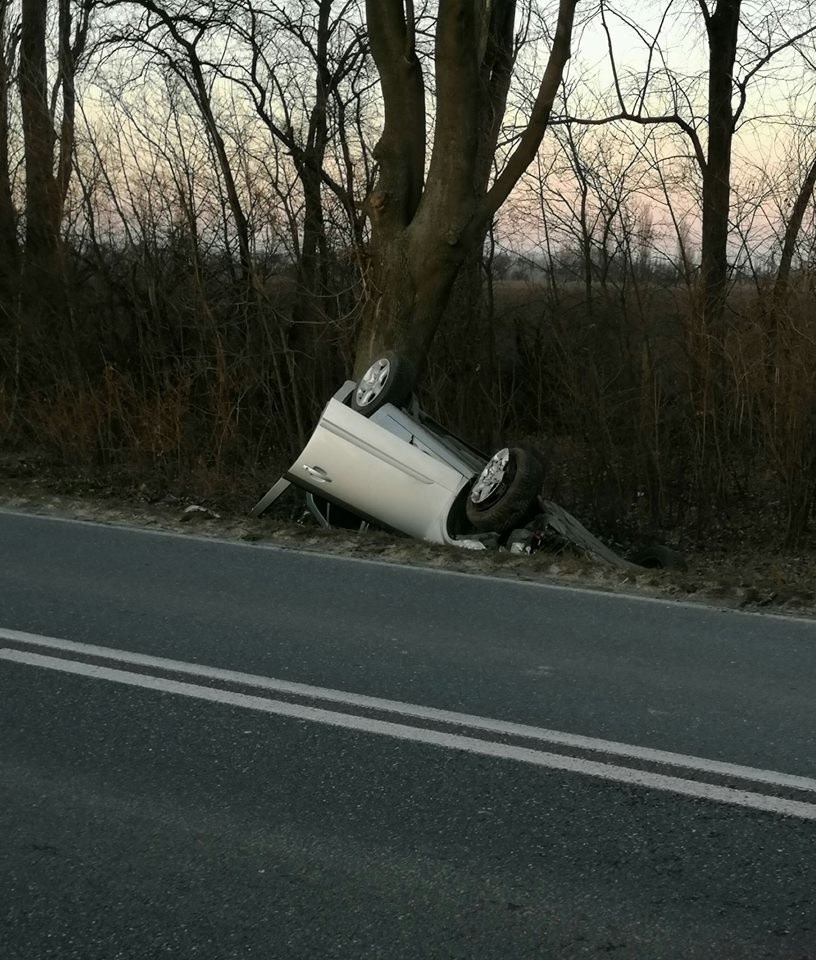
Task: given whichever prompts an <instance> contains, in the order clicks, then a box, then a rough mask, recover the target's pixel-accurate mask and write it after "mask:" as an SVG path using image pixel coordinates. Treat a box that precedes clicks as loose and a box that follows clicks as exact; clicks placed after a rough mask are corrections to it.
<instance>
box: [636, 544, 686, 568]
mask: <svg viewBox="0 0 816 960" xmlns="http://www.w3.org/2000/svg"><path fill="white" fill-rule="evenodd" d="M626 559H627V560H628V561H629V562H630V563H634V564H636V565H637V566H638V567H646V568H648V569H651V570H687V569H688V564H687V563H686V558H685V557H684V556H683V554H682V553H680V551H679V550H672V548H671V547H664V546H662V545H661V544H652V545H651V546H647V547H639V548H638V549H637V550H633V551H632V552H631V553H630V554H628V556H627V557H626Z"/></svg>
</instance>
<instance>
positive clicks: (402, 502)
mask: <svg viewBox="0 0 816 960" xmlns="http://www.w3.org/2000/svg"><path fill="white" fill-rule="evenodd" d="M355 387H356V384H355V383H354V381H351V380H349V381H346V383H345V384H344V385H343V387H342V388H341V389H340V390H338V392H337V393H336V394H335V396H334V397H333V398H332V399H331V400H329V402H328V403H327V404H326V406H325V408H324V410H323V412H322V414H321V416H320V420H319V421H318V424H317V426H316V427H315V430H314V432H313V433H312V436H311V438H310V439H309V442H308V443H307V444H306V446H305V448H304V449H303V452H302V453H301V454H300V456H298V458H297V459H296V460H295V462H294V463H293V464H292V466H291V467H290V468H289V470H287V472H286V473H285V474H284V476H283V477H282V478H281V479H280V480H279V481H278V482H277V483H276V484H275V485H274V486H273V487H272V488H271V489H270V490H269V491H268V493H267V494H266V495H265V496H264V497H263V498H262V499H261V500H260V501H259V502H258V503H257V504H256V505H255V507H254V509H253V511H252V512H253V514H254V515H256V516H258V515H260V514H261V513H263V512H264V510H266V509H267V508H268V507H269V506H270V505H271V504H272V503H273V502H274V500H276V499H277V497H278V496H280V495H281V493H283V492H284V490H286V489H287V487H288V486H289V485H290V484H294V485H296V486H298V487H300V488H302V489H303V490H304V491H305V492H307V493H311V494H313V495H316V496H319V497H321V498H323V499H325V500H327V501H329V502H330V503H334V504H337V505H339V506H341V507H343V508H345V509H347V510H349V511H351V512H352V513H354V514H356V515H358V516H360V517H361V518H362V519H364V520H368V521H370V522H373V523H375V524H376V525H378V526H381V527H385V528H388V529H392V530H398V531H400V532H401V533H405V534H407V535H408V536H411V537H416V538H417V539H421V540H429V541H432V542H435V543H449V544H458V545H472V544H473V535H472V534H470V535H469V536H468V535H467V534H466V533H465V534H464V536H463V537H457V513H458V511H457V509H456V508H457V504H458V503H459V502H460V501H461V500H462V499H463V498H464V497H465V496H466V490H467V489H469V488H470V486H471V485H472V483H473V481H474V479H475V478H476V477H477V476H478V475H479V473H480V472H481V470H482V469H483V467H484V466H485V463H486V462H487V458H486V457H484V456H483V455H482V454H480V453H479V452H478V451H476V450H474V449H473V448H471V447H469V446H468V445H467V444H466V443H464V442H463V441H461V440H459V439H458V438H456V437H454V436H453V435H452V434H450V433H448V431H446V430H445V429H444V428H443V427H441V426H440V425H439V424H437V423H435V422H434V421H433V420H431V418H430V417H428V416H426V415H425V414H424V413H422V411H421V410H419V409H418V408H416V407H414V408H412V411H411V413H408V412H406V411H405V410H403V409H401V408H399V407H396V406H394V405H393V404H390V403H386V404H384V405H383V406H381V407H380V408H379V409H378V410H376V411H375V412H374V413H372V414H371V415H370V416H368V417H366V416H364V415H363V414H361V413H358V412H357V411H356V410H354V409H352V407H351V406H349V404H348V399H349V397H350V396H351V394H352V392H353V391H354V389H355Z"/></svg>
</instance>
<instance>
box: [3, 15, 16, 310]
mask: <svg viewBox="0 0 816 960" xmlns="http://www.w3.org/2000/svg"><path fill="white" fill-rule="evenodd" d="M9 6H10V4H9V3H8V2H7V0H6V2H0V298H2V300H3V301H4V303H5V305H6V307H8V304H9V302H10V301H11V299H12V297H13V293H14V288H15V286H16V278H17V264H18V259H19V250H18V246H17V211H16V210H15V209H14V201H13V198H12V194H11V171H10V169H9V147H8V137H9V87H10V85H11V75H12V72H13V66H14V63H13V61H14V56H15V45H14V43H13V42H12V41H11V39H10V36H9V24H8V12H9ZM6 313H8V310H6Z"/></svg>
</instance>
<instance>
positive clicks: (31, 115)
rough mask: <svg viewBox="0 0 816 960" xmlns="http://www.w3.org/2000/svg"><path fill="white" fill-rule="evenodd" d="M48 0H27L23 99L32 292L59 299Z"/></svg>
mask: <svg viewBox="0 0 816 960" xmlns="http://www.w3.org/2000/svg"><path fill="white" fill-rule="evenodd" d="M47 6H48V4H47V0H22V21H21V34H20V73H19V85H20V105H21V109H22V121H23V138H24V142H25V175H26V205H25V213H26V236H25V267H24V269H25V274H26V281H27V282H26V287H27V293H31V294H32V295H33V296H35V297H36V299H37V300H38V301H40V302H41V303H42V302H43V301H45V300H49V299H51V300H53V297H54V295H55V292H56V289H55V287H56V285H57V281H58V278H59V275H60V269H59V247H60V235H59V226H60V214H59V211H60V198H59V189H58V186H57V180H56V177H55V176H54V143H55V136H54V128H53V125H52V123H51V116H50V112H49V109H48V79H47V68H46V48H45V40H46V15H47Z"/></svg>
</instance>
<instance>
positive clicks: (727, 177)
mask: <svg viewBox="0 0 816 960" xmlns="http://www.w3.org/2000/svg"><path fill="white" fill-rule="evenodd" d="M740 6H741V0H718V2H717V7H716V10H715V12H714V13H709V12H708V10H707V7H706V5H705V4H704V3H703V4H702V8H703V14H704V17H705V23H706V31H707V34H708V54H709V61H708V64H709V65H708V151H707V158H706V165H705V169H704V170H703V225H702V251H701V261H700V268H701V275H702V283H703V292H704V296H703V319H704V322H705V326H706V328H707V329H708V330H709V331H714V330H717V328H718V327H719V326H720V323H721V320H722V317H723V313H724V311H725V300H726V292H727V286H728V223H729V214H730V210H731V147H732V142H733V139H734V109H733V102H732V101H733V96H734V63H735V61H736V56H737V37H738V33H739V23H740Z"/></svg>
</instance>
